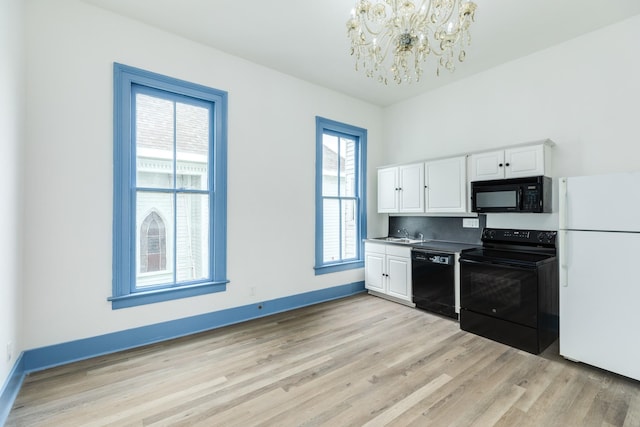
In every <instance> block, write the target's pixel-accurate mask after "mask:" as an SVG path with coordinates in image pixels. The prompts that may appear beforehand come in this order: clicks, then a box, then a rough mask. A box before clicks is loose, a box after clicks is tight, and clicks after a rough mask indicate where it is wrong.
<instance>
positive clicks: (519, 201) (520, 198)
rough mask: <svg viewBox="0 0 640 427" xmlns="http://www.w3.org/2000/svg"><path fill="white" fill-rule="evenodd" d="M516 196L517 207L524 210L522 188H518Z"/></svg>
mask: <svg viewBox="0 0 640 427" xmlns="http://www.w3.org/2000/svg"><path fill="white" fill-rule="evenodd" d="M516 194H517V197H516V205H517V206H518V210H522V187H520V188H518V192H517V193H516Z"/></svg>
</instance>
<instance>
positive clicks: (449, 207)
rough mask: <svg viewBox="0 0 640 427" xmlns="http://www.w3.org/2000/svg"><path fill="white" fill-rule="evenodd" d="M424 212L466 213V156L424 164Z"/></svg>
mask: <svg viewBox="0 0 640 427" xmlns="http://www.w3.org/2000/svg"><path fill="white" fill-rule="evenodd" d="M424 171H425V179H424V181H425V190H424V191H425V212H427V213H449V212H466V211H467V156H460V157H453V158H449V159H442V160H434V161H430V162H426V163H425V166H424Z"/></svg>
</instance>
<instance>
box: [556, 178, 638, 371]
mask: <svg viewBox="0 0 640 427" xmlns="http://www.w3.org/2000/svg"><path fill="white" fill-rule="evenodd" d="M559 189H560V191H559V200H558V201H559V208H560V212H559V222H560V227H559V228H560V230H559V233H558V236H559V242H558V253H559V264H560V354H561V355H562V356H564V357H565V358H567V359H570V360H574V361H578V362H584V363H587V364H589V365H593V366H597V367H599V368H603V369H606V370H608V371H612V372H615V373H618V374H621V375H624V376H627V377H631V378H634V379H636V380H640V172H634V173H620V174H611V175H599V176H581V177H569V178H560V180H559Z"/></svg>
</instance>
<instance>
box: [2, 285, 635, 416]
mask: <svg viewBox="0 0 640 427" xmlns="http://www.w3.org/2000/svg"><path fill="white" fill-rule="evenodd" d="M639 363H640V361H639ZM320 425H326V426H403V427H404V426H525V427H526V426H545V427H547V426H563V427H564V426H628V427H631V426H634V427H637V426H640V382H637V381H633V380H630V379H628V378H624V377H621V376H617V375H615V374H611V373H608V372H605V371H602V370H599V369H596V368H592V367H589V366H586V365H583V364H578V363H573V362H569V361H566V360H564V359H563V358H561V357H560V356H559V355H558V347H557V343H556V344H554V345H552V346H551V347H550V348H549V349H548V350H547V351H545V353H543V354H542V355H540V356H535V355H531V354H529V353H526V352H522V351H519V350H516V349H513V348H511V347H508V346H505V345H502V344H499V343H496V342H493V341H490V340H487V339H485V338H482V337H478V336H476V335H473V334H469V333H467V332H464V331H461V330H460V329H459V325H458V323H457V322H454V321H452V320H449V319H444V318H441V317H438V316H436V315H432V314H429V313H426V312H424V311H421V310H417V309H414V308H410V307H406V306H403V305H400V304H396V303H393V302H390V301H386V300H384V299H381V298H377V297H373V296H370V295H365V294H361V295H357V296H354V297H349V298H345V299H341V300H337V301H332V302H328V303H324V304H319V305H315V306H311V307H307V308H303V309H300V310H295V311H291V312H288V313H282V314H278V315H274V316H271V317H268V318H263V319H258V320H254V321H250V322H246V323H243V324H239V325H234V326H229V327H225V328H221V329H217V330H214V331H210V332H205V333H201V334H197V335H193V336H190V337H186V338H181V339H177V340H172V341H169V342H165V343H160V344H156V345H151V346H147V347H144V348H139V349H135V350H130V351H125V352H121V353H117V354H113V355H108V356H104V357H98V358H94V359H91V360H86V361H82V362H77V363H73V364H69V365H66V366H62V367H58V368H53V369H49V370H46V371H42V372H37V373H33V374H31V375H29V376H28V377H27V378H26V379H25V382H24V385H23V387H22V390H21V391H20V394H19V395H18V398H17V399H16V402H15V405H14V407H13V409H12V411H11V413H10V415H9V418H8V420H7V426H29V427H33V426H243V427H245V426H320Z"/></svg>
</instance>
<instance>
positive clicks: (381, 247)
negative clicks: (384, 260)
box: [364, 242, 391, 255]
mask: <svg viewBox="0 0 640 427" xmlns="http://www.w3.org/2000/svg"><path fill="white" fill-rule="evenodd" d="M387 246H391V245H387V244H385V243H369V242H364V251H365V252H375V253H378V254H383V255H384V254H385V253H386V250H385V249H386V248H387Z"/></svg>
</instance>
